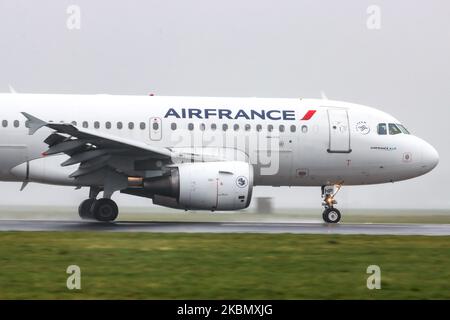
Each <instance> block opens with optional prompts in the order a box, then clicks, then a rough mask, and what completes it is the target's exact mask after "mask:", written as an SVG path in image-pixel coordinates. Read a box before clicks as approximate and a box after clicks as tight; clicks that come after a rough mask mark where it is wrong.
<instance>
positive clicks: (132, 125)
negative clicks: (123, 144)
mask: <svg viewBox="0 0 450 320" xmlns="http://www.w3.org/2000/svg"><path fill="white" fill-rule="evenodd" d="M130 124H131V128H130V129H133V128H134V123H133V122H130ZM130 124H128V127H130ZM152 129H153V130H155V131H156V130H159V123H158V122H153V123H152Z"/></svg>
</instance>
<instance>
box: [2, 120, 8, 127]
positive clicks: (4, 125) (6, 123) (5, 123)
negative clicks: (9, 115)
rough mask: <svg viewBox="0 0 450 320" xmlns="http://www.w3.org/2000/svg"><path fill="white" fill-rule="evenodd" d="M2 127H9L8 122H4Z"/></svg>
mask: <svg viewBox="0 0 450 320" xmlns="http://www.w3.org/2000/svg"><path fill="white" fill-rule="evenodd" d="M2 126H3V128H6V127H7V126H8V120H3V121H2Z"/></svg>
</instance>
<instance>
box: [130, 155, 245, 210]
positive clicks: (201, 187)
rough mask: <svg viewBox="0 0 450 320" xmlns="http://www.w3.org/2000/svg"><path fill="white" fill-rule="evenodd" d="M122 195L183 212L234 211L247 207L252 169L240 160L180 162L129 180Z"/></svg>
mask: <svg viewBox="0 0 450 320" xmlns="http://www.w3.org/2000/svg"><path fill="white" fill-rule="evenodd" d="M128 181H129V184H130V188H128V189H126V190H123V191H122V192H124V193H129V194H134V195H141V196H145V197H150V198H153V203H154V204H157V205H161V206H165V207H171V208H177V209H186V210H212V211H214V210H238V209H244V208H247V207H248V206H249V204H250V201H251V197H252V190H253V167H252V166H251V165H250V164H248V163H247V162H243V161H223V162H196V163H182V164H179V165H176V166H173V167H170V169H169V173H168V174H166V175H163V176H159V177H153V178H145V179H142V178H129V180H128Z"/></svg>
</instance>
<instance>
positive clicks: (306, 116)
mask: <svg viewBox="0 0 450 320" xmlns="http://www.w3.org/2000/svg"><path fill="white" fill-rule="evenodd" d="M314 113H316V110H308V111H307V112H306V113H305V115H304V116H303V118H302V119H301V120H309V119H311V118H312V116H313V115H314Z"/></svg>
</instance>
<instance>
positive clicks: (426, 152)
mask: <svg viewBox="0 0 450 320" xmlns="http://www.w3.org/2000/svg"><path fill="white" fill-rule="evenodd" d="M422 148H423V149H422V162H423V164H422V166H423V168H424V169H425V170H426V172H429V171H431V170H433V169H434V168H435V167H436V166H437V165H438V163H439V154H438V152H437V151H436V149H435V148H434V147H433V146H432V145H431V144H429V143H424V145H423V147H422Z"/></svg>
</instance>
